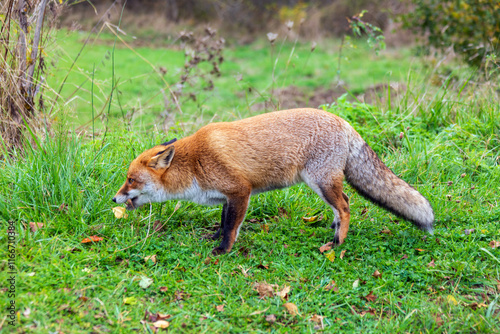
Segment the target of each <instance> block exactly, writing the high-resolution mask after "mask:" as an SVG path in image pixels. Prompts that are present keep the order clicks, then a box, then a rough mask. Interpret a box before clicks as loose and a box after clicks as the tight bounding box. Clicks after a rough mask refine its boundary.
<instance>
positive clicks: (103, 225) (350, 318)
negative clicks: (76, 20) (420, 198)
mask: <svg viewBox="0 0 500 334" xmlns="http://www.w3.org/2000/svg"><path fill="white" fill-rule="evenodd" d="M68 38H74V37H72V36H70V37H68ZM67 42H68V43H75V45H77V44H78V39H75V40H72V41H67ZM94 48H96V51H95V52H96V53H95V54H91V53H89V54H85V55H83V56H82V58H81V59H82V61H85V62H86V64H87V65H86V66H90V70H92V64H93V61H90V60H89V59H96V57H98V55H102V52H103V50H106V49H109V47H108V46H105V45H99V44H96V45H95V46H94V47H93V48H92V49H94ZM101 48H102V49H101ZM71 49H73V48H71ZM125 51H126V50H121V49H117V50H116V53H115V61H116V64H115V73H118V74H117V76H120V74H119V73H120V72H121V71H122V70H121V69H123V72H125V71H127V73H130V77H133V76H134V75H135V76H137V74H131V73H133V71H134V70H133V69H132V67H133V66H127V65H126V64H125V65H124V64H122V61H123V60H125V59H127V58H126V55H125V53H123V54H122V53H120V52H125ZM316 51H318V52H317V53H316ZM316 51H315V53H313V54H312V55H311V56H310V57H311V58H310V59H309V61H308V63H307V64H308V65H307V66H305V67H303V68H300V66H296V68H295V69H294V71H297V72H289V73H288V74H287V78H288V79H287V80H290V81H289V82H290V83H293V82H294V81H296V82H297V85H298V82H300V83H301V84H302V83H303V85H304V86H308V85H310V87H311V88H312V87H315V85H316V83H318V85H320V84H321V85H323V84H324V85H326V84H328V83H331V82H332V80H333V79H332V75H331V74H332V73H333V72H335V65H334V63H335V61H332V60H331V59H330V62H328V61H327V57H326V55H327V54H328V52H327V51H321V50H316ZM88 52H91V51H90V49H89V51H88ZM141 52H145V53H146V52H150V54H149V55H148V57H150V58H149V59H150V60H151V59H153V54H155V52H158V54H157V55H156V57H158V58H157V59H159V60H158V61H159V62H160V61H162V60H161V59H163V58H162V56H160V54H167V53H169V52H171V51H170V50H151V49H144V50H142V51H141ZM322 52H323V53H322ZM230 54H231V56H228V58H229V59H231V60H228V62H227V63H226V65H225V66H228V67H230V66H234V68H233V69H232V70H231V71H229V70H227V72H226V73H227V74H224V75H223V77H222V78H220V80H221V82H223V81H224V80H226V82H225V84H221V87H226V89H227V90H225V93H224V94H227V96H229V97H230V96H231V94H234V92H236V91H238V89H239V88H237V87H233V89H234V90H232V91H231V90H230V89H229V87H230V86H234V83H231V78H230V74H229V73H231V75H232V74H234V73H236V72H237V71H238V70H240V71H245V72H244V73H245V74H244V76H246V75H248V76H249V79H248V80H249V82H250V84H251V85H252V86H254V87H259V88H261V89H264V90H265V88H266V85H267V86H269V85H270V82H271V81H270V72H269V71H271V70H272V68H271V65H269V62H270V54H269V50H267V51H266V47H264V44H262V45H261V44H256V45H253V46H248V47H241V48H236V49H234V50H231V51H230ZM321 54H323V58H320V57H319V56H318V58H317V59H316V58H313V56H315V55H321ZM394 54H395V55H396V56H397V57H404V60H402V61H401V62H400V63H401V64H404V63H406V64H409V63H411V60H409V58H408V57H407V56H408V54H407V51H403V52H402V53H396V52H394ZM245 55H246V56H245ZM245 57H247V61H248V62H243V59H244V58H245ZM370 57H371V56H370V55H369V54H368V53H366V51H365V53H364V54H363V52H361V51H360V56H359V59H360V60H359V61H361V59H365V61H364V62H363V65H361V63H357V62H355V61H354V60H352V62H351V63H350V65H349V66H353V67H355V66H357V67H358V71H361V70H362V69H364V70H365V72H369V73H375V72H377V71H378V73H383V72H384V67H383V66H382V65H380V64H377V61H379V60H374V61H373V62H374V63H375V64H373V68H372V66H371V65H372V61H371V60H370V62H367V61H366V59H369V58H370ZM261 58H263V59H264V60H263V61H259V59H261ZM330 58H335V56H334V55H333V54H330ZM172 59H173V57H172ZM179 59H181V58H179ZM181 61H182V60H181ZM266 63H267V64H268V65H265V64H266ZM328 64H329V65H328ZM82 66H83V64H82ZM96 66H97V65H96ZM134 66H135V65H134ZM322 66H330V68H331V69H332V72H331V73H329V74H330V75H327V74H325V73H323V71H322V70H321V68H322ZM368 67H369V68H368ZM377 67H379V69H377ZM302 70H303V71H302ZM307 71H311V72H309V76H310V78H309V79H308V80H309V81H307V80H305V79H304V78H306V77H307V76H308V75H307ZM372 71H373V72H372ZM386 72H387V71H386ZM62 73H64V71H62ZM137 73H140V72H137ZM143 73H144V72H143ZM345 73H348V71H347V69H346V72H345ZM393 73H394V71H393ZM411 73H412V74H411V75H410V77H411V76H412V75H413V72H411ZM98 75H99V76H101V77H99V78H100V79H99V80H102V81H105V80H106V79H109V78H110V73H109V72H108V73H100V74H97V72H96V78H97V77H98ZM122 75H124V76H125V73H123V74H122ZM56 76H59V78H60V76H61V73H59V74H56ZM252 76H253V77H252ZM348 77H349V76H348V75H347V74H346V75H345V76H344V78H345V79H344V80H347V78H348ZM381 77H383V75H382V74H380V78H381ZM250 78H253V79H250ZM80 79H84V78H83V77H82V78H80ZM303 79H304V80H303ZM315 79H316V80H315ZM54 80H55V79H54ZM134 80H143V81H141V84H140V85H132V84H130V85H128V86H125V85H124V86H123V87H122V89H123V92H127V93H126V94H125V93H123V96H124V98H125V95H127V98H128V99H129V100H127V102H126V103H133V102H132V101H134V99H136V100H137V97H138V96H141V97H143V98H144V99H145V100H147V99H148V98H149V97H148V96H149V95H148V94H153V93H152V92H151V91H152V90H153V89H151V87H154V85H155V82H156V81H155V79H151V78H147V77H143V78H141V79H134ZM150 80H151V81H150ZM251 80H254V81H251ZM352 80H360V81H359V82H358V83H356V82H355V81H352V82H350V83H349V84H350V85H351V86H352V87H357V85H359V87H363V80H362V79H359V77H358V78H357V79H352ZM367 80H368V79H366V77H365V79H364V82H365V83H366V81H367ZM391 80H392V79H391ZM73 82H78V80H74V81H73ZM131 82H132V81H131ZM136 83H137V82H136ZM103 85H104V86H103V87H108V88H109V87H111V85H108V83H103ZM224 85H225V86H224ZM408 85H409V89H408V91H407V92H406V93H405V94H404V96H402V97H401V98H400V99H398V100H397V101H392V107H391V108H388V107H387V106H384V105H377V106H371V105H367V104H360V103H352V102H349V101H348V100H347V99H346V98H345V97H343V98H340V99H339V100H338V101H337V103H336V104H334V105H332V106H329V107H326V109H327V110H329V111H331V112H334V113H336V114H338V115H340V116H342V117H343V118H345V119H347V120H348V121H349V122H351V124H353V126H354V127H355V128H356V129H357V130H358V131H359V132H360V134H361V135H362V136H363V137H364V138H365V139H366V140H367V142H368V143H369V144H370V145H371V146H372V147H373V148H374V149H375V150H376V151H377V153H378V154H379V155H380V156H381V158H382V160H383V161H384V162H385V163H386V164H387V165H388V166H389V167H390V168H391V169H392V170H394V171H395V172H396V174H397V175H399V176H400V177H402V178H403V179H405V180H406V181H408V182H409V183H410V184H412V185H413V186H414V187H415V188H416V189H417V190H419V191H420V192H421V193H422V194H423V195H424V196H426V197H427V198H428V199H429V201H430V203H431V204H432V206H433V207H434V210H435V214H436V223H435V233H434V235H428V234H425V233H423V232H421V231H419V230H417V229H416V228H414V227H413V226H412V225H411V224H410V223H408V222H405V221H402V220H400V219H397V218H396V217H394V216H393V215H391V214H389V213H387V212H386V211H384V210H383V209H380V208H378V207H376V206H374V205H373V204H371V203H369V202H367V201H366V200H364V199H363V198H362V197H360V196H359V195H358V194H357V193H356V192H355V191H353V190H352V189H351V188H350V187H349V186H347V185H346V192H347V194H348V195H349V197H350V203H351V215H352V216H351V228H350V231H349V235H348V237H347V239H346V242H345V243H344V244H343V245H341V246H339V247H338V248H335V249H334V252H335V255H336V257H335V259H334V261H333V262H332V261H330V260H329V259H327V257H326V256H325V254H324V253H321V252H320V251H319V247H320V246H322V245H323V244H325V243H327V242H328V241H331V240H332V238H333V233H332V230H330V229H329V226H330V223H331V221H332V219H333V213H332V212H331V210H330V209H329V208H328V207H327V206H326V205H325V204H324V203H323V202H322V201H321V200H320V199H319V198H318V196H317V195H315V194H314V193H313V191H312V190H310V189H309V188H307V187H306V186H304V185H298V186H294V187H292V188H289V189H284V190H280V191H273V192H269V193H265V194H260V195H258V196H255V197H253V198H252V200H251V203H250V207H249V211H248V214H247V218H246V221H245V222H244V224H243V226H242V229H241V233H240V236H239V239H238V241H237V242H236V244H235V246H234V249H233V251H232V252H230V253H229V254H227V255H223V256H219V257H213V256H212V255H211V250H212V248H213V247H215V246H216V245H217V244H218V243H217V242H215V241H208V240H205V239H203V238H202V237H203V236H204V235H205V234H207V233H213V231H214V229H215V227H216V225H217V224H218V222H219V216H220V207H204V206H198V205H195V204H193V203H187V202H182V203H181V204H180V207H178V210H175V208H176V206H177V205H178V203H177V202H175V201H174V202H167V203H163V204H154V205H152V206H151V207H144V208H141V209H139V210H136V211H133V212H130V213H129V216H128V217H127V218H122V219H117V218H115V216H114V215H113V213H112V210H111V209H112V207H113V206H114V205H113V204H114V203H112V202H111V198H112V197H113V195H114V194H115V192H116V191H117V189H118V188H119V187H120V185H121V184H122V182H123V181H124V178H125V174H126V170H127V167H128V164H129V162H130V161H131V160H132V159H133V158H134V157H135V156H136V155H137V154H138V153H140V152H141V151H142V150H144V149H146V148H149V147H151V146H153V145H154V144H158V143H161V142H163V141H164V140H165V139H166V138H165V137H166V136H165V134H163V133H162V132H161V131H159V130H157V129H156V128H155V127H149V128H148V129H149V130H148V131H145V130H142V131H139V130H138V129H146V128H147V127H146V124H149V123H147V122H148V119H144V120H143V121H144V123H143V124H142V125H141V124H140V122H141V121H140V120H135V121H134V123H133V127H132V131H127V130H124V127H123V126H122V125H116V124H115V125H112V126H113V127H114V130H112V131H109V132H108V133H107V135H106V137H105V138H104V137H103V135H97V136H96V137H95V138H92V136H91V135H88V134H82V135H76V134H75V132H74V131H70V130H68V128H71V127H68V126H66V124H65V123H64V122H62V121H61V122H56V123H55V124H54V126H55V132H56V135H55V136H51V137H46V138H39V139H38V141H39V144H36V143H34V144H33V145H29V146H27V147H26V149H25V152H24V153H20V152H16V153H14V154H13V155H11V156H5V157H4V160H2V161H1V166H0V169H1V173H0V188H1V189H2V191H1V192H0V219H1V224H2V226H1V228H2V233H1V234H0V239H1V240H2V242H1V244H2V247H1V248H0V259H1V261H2V262H0V267H2V271H1V272H0V280H1V281H2V282H6V281H7V279H8V278H9V274H8V272H7V270H5V269H6V268H7V261H6V260H5V259H7V238H6V234H5V233H3V231H6V229H7V224H8V223H7V222H8V221H9V220H10V221H13V222H14V224H15V226H16V231H17V236H16V255H17V258H16V261H17V262H16V264H17V275H16V298H15V301H16V307H17V310H18V315H17V320H16V321H17V325H16V326H17V327H16V329H17V331H18V332H34V333H47V332H54V331H60V332H64V333H78V332H91V331H93V332H96V333H104V332H112V333H121V332H123V333H129V332H131V331H139V332H152V324H151V323H152V322H151V321H150V320H151V319H150V317H149V316H145V313H146V312H150V313H153V314H156V313H162V314H168V315H170V316H171V317H170V318H169V319H168V321H169V322H170V329H171V330H173V331H174V332H176V331H177V332H181V331H182V332H192V333H199V332H206V333H213V332H224V333H227V332H283V333H285V332H288V333H291V332H315V331H318V329H315V328H314V327H315V326H316V325H317V324H316V323H314V322H311V321H310V319H311V317H312V316H313V315H315V314H317V315H321V316H324V317H325V318H324V319H323V324H324V332H328V333H331V332H352V333H359V332H378V333H407V332H408V333H419V332H422V333H451V332H474V333H478V332H479V333H498V332H500V331H499V328H500V321H499V312H500V307H499V304H500V298H499V292H500V291H499V284H500V282H499V280H500V273H499V270H498V268H500V266H499V265H500V251H499V249H500V248H495V249H493V248H491V247H490V246H489V243H490V242H491V241H500V206H499V202H498V193H499V190H500V189H499V185H500V168H499V152H500V138H499V133H500V127H499V125H498V121H497V120H498V117H499V112H500V109H499V107H498V104H497V103H496V102H495V101H496V100H495V98H494V95H493V94H494V93H493V92H490V91H488V90H486V89H484V90H483V89H481V87H479V86H477V87H471V89H467V90H465V91H464V92H463V93H462V94H458V93H457V91H458V90H457V89H455V88H453V87H460V85H459V84H456V85H448V86H443V87H441V88H432V87H430V85H429V84H428V82H426V81H423V79H422V80H421V81H420V83H418V84H416V83H415V82H413V81H412V82H410V83H408ZM134 87H135V88H134ZM158 87H159V86H156V88H155V89H157V88H158ZM216 87H217V84H216ZM445 87H448V88H445ZM129 89H130V90H129ZM133 89H140V91H135V92H134V91H133ZM244 89H245V88H244ZM63 91H64V90H63ZM222 91H223V88H220V91H215V92H214V93H213V95H210V94H209V95H210V96H209V101H210V103H212V106H213V108H214V109H213V110H212V111H213V112H214V113H217V114H218V115H221V116H220V117H221V118H223V119H236V118H239V117H240V115H246V114H247V113H246V111H245V110H246V108H247V107H248V105H247V104H246V102H245V101H244V100H245V99H244V97H243V98H242V97H239V98H238V97H236V96H233V97H230V98H228V99H227V100H224V99H220V96H222V95H218V94H223V93H221V92H222ZM103 94H104V93H103ZM207 94H208V93H207ZM97 95H98V94H96V98H97ZM103 96H104V95H103ZM151 96H152V95H151ZM85 99H86V100H87V104H88V101H89V99H90V96H88V97H85ZM83 105H84V104H80V102H78V103H76V104H75V106H74V107H75V110H76V115H78V117H82V118H81V119H80V118H78V119H77V120H76V121H75V122H77V123H78V124H81V122H82V120H85V119H88V113H89V111H88V110H87V111H86V110H85V108H84V107H82V106H83ZM207 105H208V102H207ZM113 106H114V104H113ZM208 108H209V107H207V110H208ZM210 108H212V107H210ZM112 109H113V111H112V113H115V114H118V112H117V110H116V108H114V107H113V108H112ZM226 109H227V110H226ZM186 110H187V111H186V112H185V115H177V116H178V117H180V118H181V119H183V118H184V119H185V121H186V120H187V121H189V120H191V121H192V122H193V123H196V124H194V125H200V124H201V123H203V122H207V121H208V120H206V119H205V118H202V119H201V120H200V119H199V117H200V115H201V112H200V110H199V109H196V108H193V109H191V110H190V109H186ZM207 113H209V112H208V111H207ZM222 113H225V114H222ZM222 115H223V116H222ZM118 116H119V114H118ZM85 117H87V118H85ZM113 117H114V118H111V120H113V119H114V121H113V122H118V121H119V117H115V116H113ZM151 119H152V118H151ZM151 119H149V121H151ZM194 120H196V121H194ZM110 122H111V121H110ZM194 125H193V126H194ZM110 126H111V124H110ZM90 130H92V129H91V128H90ZM175 131H177V132H178V133H176V136H177V137H182V136H183V135H185V134H188V133H189V131H188V132H187V133H185V132H183V130H182V128H179V129H177V130H175ZM401 132H403V137H402V138H400V133H401ZM172 136H173V135H169V136H168V139H170V138H171V137H172ZM38 145H40V147H39V148H38V147H37V146H38ZM283 210H284V211H286V212H287V215H284V214H283V212H284V211H283ZM312 215H322V216H323V219H322V220H320V221H316V222H312V223H308V222H305V221H304V220H303V219H302V217H304V216H312ZM157 220H159V221H160V223H161V224H165V226H164V227H163V229H162V230H161V231H160V232H158V233H155V234H154V233H153V231H154V224H155V221H157ZM30 222H40V223H43V224H44V226H43V227H42V228H41V229H39V230H38V231H36V232H32V231H31V230H30V227H29V223H30ZM471 229H473V230H474V231H472V232H470V231H467V230H471ZM382 231H384V232H385V233H382ZM388 231H390V233H389V232H388ZM467 232H470V233H467ZM92 235H97V236H100V237H102V238H103V240H102V241H100V242H97V243H94V244H82V243H81V241H82V240H83V239H84V238H86V237H89V236H92ZM343 251H345V253H344V256H343V258H342V259H341V258H340V255H341V254H342V252H343ZM151 255H156V256H157V263H156V264H154V263H153V262H151V261H148V262H146V261H145V260H144V258H145V257H146V256H151ZM432 264H434V266H432ZM377 270H378V271H379V272H380V273H381V274H382V276H381V277H380V278H376V277H374V276H373V274H374V272H375V271H377ZM143 277H147V278H150V279H152V284H151V285H150V286H149V287H147V288H142V287H141V286H140V285H139V283H140V281H141V279H142V278H143ZM332 281H334V282H335V286H336V288H337V289H331V290H328V289H325V288H326V287H327V286H328V285H330V284H332ZM256 282H267V283H269V284H276V285H277V286H278V287H277V288H276V289H277V290H278V289H279V290H282V289H284V288H285V286H289V287H290V288H291V290H290V292H289V293H288V297H287V300H283V299H282V298H280V297H278V296H274V297H265V298H261V297H260V296H259V294H258V292H257V291H255V289H253V286H254V284H255V283H256ZM161 287H166V291H162V290H165V289H162V290H160V288H161ZM370 293H372V295H374V296H376V297H377V298H376V299H375V300H369V299H367V298H366V296H368V295H369V294H370ZM0 295H1V296H2V298H1V299H0V307H1V308H2V310H5V308H6V306H7V303H8V302H9V298H7V292H6V291H5V290H0ZM286 302H290V303H293V304H295V305H296V306H297V307H298V311H299V314H298V315H291V314H289V313H288V312H287V311H286V309H285V308H284V306H283V305H284V304H285V303H286ZM473 303H477V304H473ZM220 305H224V308H223V311H219V310H218V309H217V308H216V307H217V306H220ZM475 305H476V306H477V307H474V306H475ZM28 309H29V312H28V311H27V310H28ZM3 314H4V313H2V318H1V319H0V321H2V323H1V329H0V331H1V332H5V333H7V332H11V330H12V327H10V326H9V325H8V323H7V320H5V319H6V318H5V316H4V315H3ZM269 315H275V316H276V321H275V322H270V321H267V320H266V316H269ZM143 320H144V321H143Z"/></svg>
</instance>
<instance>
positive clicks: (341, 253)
mask: <svg viewBox="0 0 500 334" xmlns="http://www.w3.org/2000/svg"><path fill="white" fill-rule="evenodd" d="M346 251H347V250H345V249H344V250H343V251H342V252H340V256H339V257H340V259H341V260H342V259H343V258H344V254H345V252H346Z"/></svg>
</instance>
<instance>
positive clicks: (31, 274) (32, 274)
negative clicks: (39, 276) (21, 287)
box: [26, 272, 35, 277]
mask: <svg viewBox="0 0 500 334" xmlns="http://www.w3.org/2000/svg"><path fill="white" fill-rule="evenodd" d="M26 276H30V277H31V276H35V272H31V273H27V274H26Z"/></svg>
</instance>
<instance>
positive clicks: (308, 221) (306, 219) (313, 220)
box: [302, 216, 319, 223]
mask: <svg viewBox="0 0 500 334" xmlns="http://www.w3.org/2000/svg"><path fill="white" fill-rule="evenodd" d="M318 217H319V216H312V217H302V220H303V221H305V222H307V223H312V222H315V221H316V220H318Z"/></svg>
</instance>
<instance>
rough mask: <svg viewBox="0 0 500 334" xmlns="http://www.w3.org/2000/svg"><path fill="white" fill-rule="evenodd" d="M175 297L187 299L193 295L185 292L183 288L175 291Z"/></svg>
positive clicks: (176, 298)
mask: <svg viewBox="0 0 500 334" xmlns="http://www.w3.org/2000/svg"><path fill="white" fill-rule="evenodd" d="M174 297H175V300H186V299H188V298H189V297H191V294H189V293H187V292H184V291H182V290H176V291H175V292H174Z"/></svg>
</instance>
